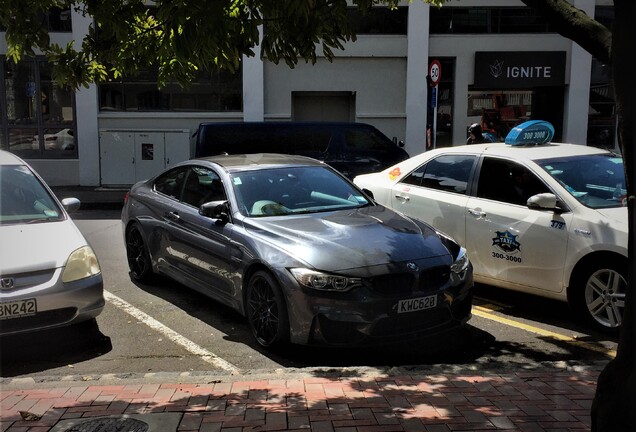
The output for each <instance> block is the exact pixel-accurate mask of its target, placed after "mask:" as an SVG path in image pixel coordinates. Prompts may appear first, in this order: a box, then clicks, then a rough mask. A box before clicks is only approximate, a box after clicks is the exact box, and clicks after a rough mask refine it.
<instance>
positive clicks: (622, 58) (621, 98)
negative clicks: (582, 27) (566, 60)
mask: <svg viewBox="0 0 636 432" xmlns="http://www.w3.org/2000/svg"><path fill="white" fill-rule="evenodd" d="M614 13H615V20H614V28H613V29H612V33H613V38H612V54H611V57H612V70H613V74H614V93H615V97H616V109H617V114H618V121H619V123H618V142H619V146H620V149H621V152H622V153H623V159H624V161H625V173H626V178H627V196H628V200H627V211H628V228H629V234H628V235H629V239H628V246H627V248H628V255H629V273H628V281H627V282H628V283H627V296H626V304H625V313H624V316H623V324H622V326H621V332H620V339H619V344H618V351H617V354H616V358H615V359H614V360H612V361H610V362H609V363H608V364H607V366H606V367H605V369H603V371H602V372H601V374H600V376H599V378H598V383H597V388H596V395H595V396H594V402H593V404H592V411H591V415H592V432H619V431H629V430H636V344H635V343H634V342H635V338H636V299H635V298H634V295H635V294H636V291H635V290H634V277H635V276H636V256H635V255H634V246H635V245H636V231H635V223H634V217H635V216H636V213H634V202H635V201H636V199H635V197H634V186H635V185H636V172H635V171H634V168H635V167H636V152H635V151H634V137H635V136H636V83H634V75H633V72H634V63H633V62H634V60H633V58H634V54H636V52H635V50H634V47H636V25H635V24H634V22H635V20H636V1H634V0H614Z"/></svg>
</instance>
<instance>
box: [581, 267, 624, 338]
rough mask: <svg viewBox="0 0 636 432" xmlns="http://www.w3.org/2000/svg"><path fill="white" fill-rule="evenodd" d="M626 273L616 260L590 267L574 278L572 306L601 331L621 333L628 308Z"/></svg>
mask: <svg viewBox="0 0 636 432" xmlns="http://www.w3.org/2000/svg"><path fill="white" fill-rule="evenodd" d="M626 274H627V272H626V271H625V270H624V269H622V268H621V267H620V266H619V265H618V264H617V263H611V262H600V263H595V264H594V265H591V266H588V268H586V269H585V270H583V271H582V272H581V273H580V274H579V275H578V277H577V278H576V280H575V281H574V282H575V283H574V289H575V290H576V291H575V292H574V293H573V294H574V295H573V296H572V298H571V300H572V306H573V307H574V309H575V311H576V312H577V313H578V314H579V316H581V317H582V318H583V319H584V320H586V321H587V322H588V324H591V325H592V326H593V327H595V328H596V329H598V330H601V331H605V332H610V333H615V332H618V329H619V328H620V325H621V322H622V320H623V312H624V308H625V290H626V289H627V279H626V277H625V275H626Z"/></svg>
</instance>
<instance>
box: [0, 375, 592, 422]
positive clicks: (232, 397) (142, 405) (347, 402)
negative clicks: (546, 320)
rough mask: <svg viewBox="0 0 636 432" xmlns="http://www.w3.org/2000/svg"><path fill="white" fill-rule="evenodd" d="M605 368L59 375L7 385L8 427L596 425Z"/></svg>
mask: <svg viewBox="0 0 636 432" xmlns="http://www.w3.org/2000/svg"><path fill="white" fill-rule="evenodd" d="M597 378H598V371H596V370H583V371H571V370H538V371H528V372H522V373H512V372H505V373H498V374H497V373H493V374H480V373H462V374H453V373H451V374H447V373H434V374H426V375H425V374H422V375H407V376H389V375H378V376H372V377H367V376H359V377H351V376H349V377H318V376H315V377H311V376H305V377H300V378H296V377H285V376H267V377H265V378H262V377H258V378H257V379H255V380H253V381H248V380H247V377H245V376H241V377H232V378H231V379H230V378H229V377H228V378H225V377H221V378H219V377H215V376H210V377H209V378H208V379H207V381H206V383H181V384H176V383H170V382H165V381H164V382H141V383H130V382H129V383H126V382H125V381H123V382H122V383H121V384H119V383H117V384H114V385H95V383H83V382H81V381H79V382H65V381H64V380H59V381H57V382H55V383H54V384H53V385H48V386H46V388H45V387H44V386H40V387H38V386H37V384H35V385H32V386H29V387H33V388H28V389H19V388H3V389H1V390H0V414H1V421H0V432H49V431H51V429H52V428H53V427H54V426H55V425H56V424H57V423H58V422H61V421H65V420H67V419H76V420H81V419H86V421H88V420H89V419H98V418H99V417H102V416H120V417H127V416H130V415H149V414H151V413H174V414H178V415H179V418H178V422H177V423H176V424H178V426H177V427H176V432H190V431H193V432H259V431H298V432H309V431H311V432H402V431H404V432H411V431H413V432H417V431H423V432H449V431H493V430H496V431H520V432H538V431H546V432H547V431H549V432H563V431H589V430H590V407H591V403H592V398H593V397H594V392H595V388H596V380H597ZM175 382H176V380H175ZM47 384H50V383H47ZM12 387H13V386H12ZM124 415H126V416H124ZM148 432H170V431H153V430H149V431H148ZM172 432H175V430H174V428H172Z"/></svg>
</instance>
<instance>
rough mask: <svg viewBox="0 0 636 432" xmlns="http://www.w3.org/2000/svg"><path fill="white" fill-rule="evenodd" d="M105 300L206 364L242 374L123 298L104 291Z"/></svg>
mask: <svg viewBox="0 0 636 432" xmlns="http://www.w3.org/2000/svg"><path fill="white" fill-rule="evenodd" d="M104 298H106V301H108V302H110V303H112V304H113V305H114V306H116V307H118V308H119V309H121V310H123V311H124V312H126V313H127V314H129V315H132V316H133V317H134V318H136V319H138V320H139V321H141V322H142V323H144V324H146V325H147V326H148V327H150V328H152V329H153V330H156V331H158V332H159V333H161V334H163V335H165V336H166V337H167V338H168V339H170V340H171V341H173V342H174V343H176V344H178V345H181V346H182V347H183V348H185V349H186V350H187V351H189V352H190V353H192V354H194V355H196V356H199V357H200V358H201V360H203V361H204V362H206V363H209V364H211V365H213V366H215V367H217V368H220V369H223V370H224V371H227V372H229V373H231V374H233V375H238V374H240V370H239V368H237V367H236V366H234V365H233V364H232V363H229V362H228V361H226V360H223V359H222V358H220V357H218V356H217V355H215V354H214V353H211V352H210V351H208V350H206V349H205V348H203V347H201V346H199V345H197V344H196V343H194V342H192V341H191V340H190V339H187V338H185V337H183V336H181V335H180V334H179V333H177V332H175V331H174V330H172V329H171V328H169V327H166V326H165V325H163V324H162V323H160V322H159V321H157V320H156V319H154V318H153V317H151V316H150V315H148V314H146V313H145V312H143V311H141V310H139V309H137V308H136V307H134V306H133V305H131V304H130V303H128V302H126V301H125V300H122V299H121V298H119V297H117V296H116V295H114V294H112V293H110V292H108V291H106V290H104Z"/></svg>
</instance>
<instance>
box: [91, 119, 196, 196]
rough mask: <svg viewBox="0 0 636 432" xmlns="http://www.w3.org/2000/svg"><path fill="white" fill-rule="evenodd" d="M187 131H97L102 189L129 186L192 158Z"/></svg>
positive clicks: (188, 132)
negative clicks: (103, 187) (104, 187)
mask: <svg viewBox="0 0 636 432" xmlns="http://www.w3.org/2000/svg"><path fill="white" fill-rule="evenodd" d="M190 135H191V134H190V131H189V130H187V129H183V130H182V129H178V130H134V129H128V130H124V129H119V130H116V129H102V130H100V131H99V155H100V177H101V184H102V186H122V185H124V186H129V185H131V184H133V183H135V182H137V181H139V180H145V179H147V178H149V177H152V176H154V175H155V174H158V173H159V172H161V171H163V170H164V169H165V168H169V167H171V166H172V165H174V164H176V163H177V162H181V161H184V160H187V159H190V158H191V157H192V146H191V143H190Z"/></svg>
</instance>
